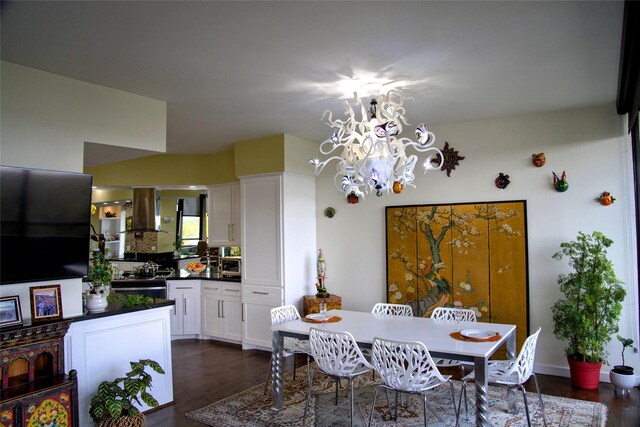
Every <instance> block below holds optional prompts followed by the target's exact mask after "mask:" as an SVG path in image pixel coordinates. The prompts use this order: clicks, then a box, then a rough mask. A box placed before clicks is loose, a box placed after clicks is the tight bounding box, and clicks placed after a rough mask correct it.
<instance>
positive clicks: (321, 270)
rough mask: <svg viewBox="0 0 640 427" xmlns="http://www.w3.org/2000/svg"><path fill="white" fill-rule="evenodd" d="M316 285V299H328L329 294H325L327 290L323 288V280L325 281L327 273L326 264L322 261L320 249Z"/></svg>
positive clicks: (320, 250)
mask: <svg viewBox="0 0 640 427" xmlns="http://www.w3.org/2000/svg"><path fill="white" fill-rule="evenodd" d="M317 268H318V283H316V289H317V290H318V293H317V294H316V296H317V297H318V298H327V297H329V293H328V292H327V288H326V287H325V280H326V279H327V276H326V271H327V263H326V262H325V260H324V255H323V254H322V249H318V262H317Z"/></svg>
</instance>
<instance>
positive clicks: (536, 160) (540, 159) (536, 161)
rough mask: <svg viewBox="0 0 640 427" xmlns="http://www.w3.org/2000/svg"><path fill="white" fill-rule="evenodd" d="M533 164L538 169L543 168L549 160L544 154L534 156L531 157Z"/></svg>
mask: <svg viewBox="0 0 640 427" xmlns="http://www.w3.org/2000/svg"><path fill="white" fill-rule="evenodd" d="M531 163H533V165H534V166H535V167H537V168H541V167H542V166H544V164H545V163H547V159H546V157H545V156H544V153H538V154H532V155H531Z"/></svg>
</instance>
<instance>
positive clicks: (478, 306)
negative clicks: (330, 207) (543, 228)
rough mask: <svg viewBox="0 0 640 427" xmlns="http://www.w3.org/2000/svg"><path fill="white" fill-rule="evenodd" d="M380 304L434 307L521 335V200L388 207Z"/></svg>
mask: <svg viewBox="0 0 640 427" xmlns="http://www.w3.org/2000/svg"><path fill="white" fill-rule="evenodd" d="M386 217H387V301H388V302H391V303H398V304H409V305H411V306H412V307H413V311H414V313H415V314H416V315H417V316H423V317H429V316H430V315H431V313H432V312H433V309H434V308H436V307H439V306H450V307H452V306H457V307H464V308H471V309H473V310H474V311H476V314H477V315H478V321H479V322H496V323H509V324H515V325H517V342H518V348H519V347H520V345H521V344H522V342H523V341H524V339H526V337H527V335H528V274H527V235H526V233H527V225H526V202H525V201H523V200H521V201H509V202H481V203H461V204H447V205H414V206H388V207H387V208H386Z"/></svg>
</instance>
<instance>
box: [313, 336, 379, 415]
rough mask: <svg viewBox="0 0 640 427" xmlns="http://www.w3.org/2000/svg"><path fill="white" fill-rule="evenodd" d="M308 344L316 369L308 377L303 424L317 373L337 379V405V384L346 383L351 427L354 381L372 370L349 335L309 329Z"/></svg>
mask: <svg viewBox="0 0 640 427" xmlns="http://www.w3.org/2000/svg"><path fill="white" fill-rule="evenodd" d="M309 344H310V346H311V355H312V356H313V358H314V359H315V360H316V363H317V366H318V368H317V369H315V370H312V371H311V373H310V374H309V376H308V388H307V401H306V403H305V405H304V416H303V419H302V425H305V422H306V420H307V411H308V407H309V404H310V402H311V388H312V386H313V377H314V375H315V374H316V373H321V374H324V375H328V376H330V377H333V378H335V380H336V405H337V404H338V382H339V381H340V379H343V378H344V379H347V380H348V381H349V392H350V394H351V425H352V426H353V409H354V407H353V403H354V402H353V399H354V393H353V379H354V378H356V377H357V376H359V375H362V374H364V373H366V372H368V371H370V370H372V369H373V367H372V366H371V365H370V364H369V362H368V361H367V359H366V358H365V357H364V355H363V354H362V351H360V348H358V344H357V343H356V340H355V338H353V335H351V334H350V333H349V332H333V331H327V330H324V329H317V328H313V327H312V328H309Z"/></svg>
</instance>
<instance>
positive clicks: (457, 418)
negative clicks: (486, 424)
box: [454, 381, 469, 427]
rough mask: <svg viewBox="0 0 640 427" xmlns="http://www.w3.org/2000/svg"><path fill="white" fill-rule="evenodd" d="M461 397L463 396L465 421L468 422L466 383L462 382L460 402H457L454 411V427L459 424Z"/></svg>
mask: <svg viewBox="0 0 640 427" xmlns="http://www.w3.org/2000/svg"><path fill="white" fill-rule="evenodd" d="M462 395H464V412H465V419H466V420H469V413H468V410H469V408H468V407H467V381H463V382H462V389H461V390H460V400H458V409H457V411H456V427H458V425H459V423H460V410H461V409H462ZM454 406H455V405H454Z"/></svg>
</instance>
